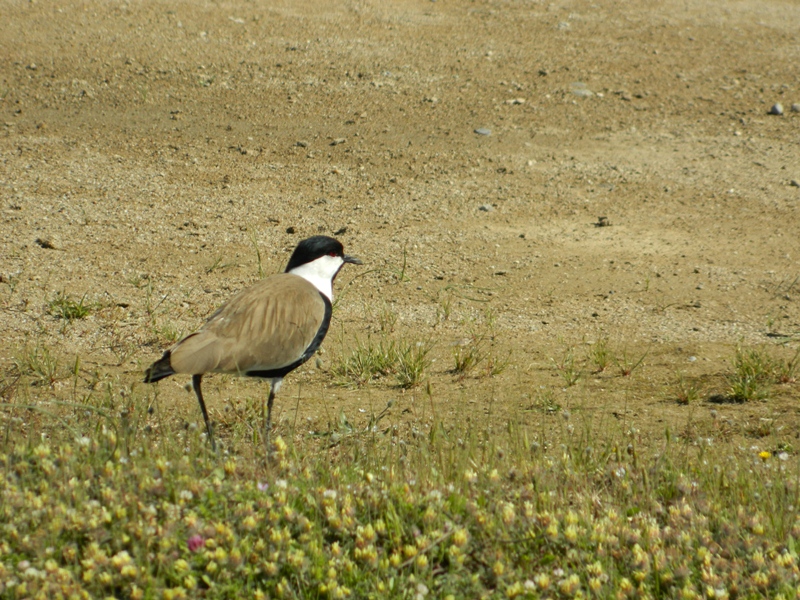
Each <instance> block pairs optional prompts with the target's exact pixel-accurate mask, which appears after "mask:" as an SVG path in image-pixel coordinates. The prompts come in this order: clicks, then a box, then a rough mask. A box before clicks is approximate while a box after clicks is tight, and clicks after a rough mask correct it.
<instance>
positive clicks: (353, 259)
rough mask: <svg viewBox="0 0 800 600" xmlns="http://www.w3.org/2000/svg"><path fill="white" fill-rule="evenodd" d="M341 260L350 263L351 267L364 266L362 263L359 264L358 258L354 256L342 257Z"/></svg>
mask: <svg viewBox="0 0 800 600" xmlns="http://www.w3.org/2000/svg"><path fill="white" fill-rule="evenodd" d="M342 259H343V260H344V262H346V263H350V264H351V265H363V264H364V263H363V262H361V259H360V258H356V257H355V256H349V255H347V254H345V255H344V256H342Z"/></svg>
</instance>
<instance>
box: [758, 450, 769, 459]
mask: <svg viewBox="0 0 800 600" xmlns="http://www.w3.org/2000/svg"><path fill="white" fill-rule="evenodd" d="M770 456H772V454H770V453H769V452H767V451H766V450H762V451H761V452H759V453H758V457H759V458H760V459H761V460H767V459H768V458H769V457H770Z"/></svg>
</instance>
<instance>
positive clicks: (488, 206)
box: [478, 204, 494, 212]
mask: <svg viewBox="0 0 800 600" xmlns="http://www.w3.org/2000/svg"><path fill="white" fill-rule="evenodd" d="M478 210H482V211H483V212H492V211H493V210H494V206H492V205H491V204H481V206H480V208H479V209H478Z"/></svg>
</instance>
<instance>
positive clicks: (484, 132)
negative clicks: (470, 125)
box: [475, 127, 492, 135]
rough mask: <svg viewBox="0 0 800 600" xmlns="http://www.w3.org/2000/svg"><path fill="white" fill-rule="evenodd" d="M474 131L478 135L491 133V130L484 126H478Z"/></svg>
mask: <svg viewBox="0 0 800 600" xmlns="http://www.w3.org/2000/svg"><path fill="white" fill-rule="evenodd" d="M475 133H477V134H478V135H491V134H492V130H491V129H486V128H485V127H479V128H478V129H476V130H475Z"/></svg>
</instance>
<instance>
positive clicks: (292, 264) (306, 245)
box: [286, 235, 344, 273]
mask: <svg viewBox="0 0 800 600" xmlns="http://www.w3.org/2000/svg"><path fill="white" fill-rule="evenodd" d="M326 254H330V255H332V256H341V257H342V258H344V246H342V243H341V242H340V241H339V240H337V239H334V238H332V237H328V236H327V235H315V236H313V237H310V238H307V239H305V240H303V241H302V242H300V243H299V244H297V248H295V249H294V252H292V257H291V258H290V259H289V264H288V265H286V273H288V272H289V271H291V270H292V269H295V268H297V267H299V266H300V265H304V264H306V263H310V262H311V261H312V260H317V259H318V258H319V257H320V256H325V255H326Z"/></svg>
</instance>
